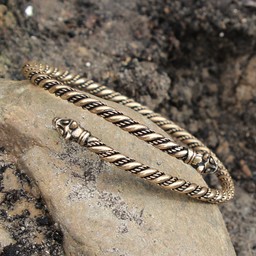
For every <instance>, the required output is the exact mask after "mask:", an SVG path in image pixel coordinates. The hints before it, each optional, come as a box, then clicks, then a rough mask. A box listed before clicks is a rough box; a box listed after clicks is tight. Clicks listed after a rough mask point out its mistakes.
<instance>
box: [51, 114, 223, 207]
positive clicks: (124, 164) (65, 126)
mask: <svg viewBox="0 0 256 256" xmlns="http://www.w3.org/2000/svg"><path fill="white" fill-rule="evenodd" d="M53 125H54V127H55V129H56V130H57V131H58V132H59V134H60V135H61V136H62V137H64V138H65V139H68V140H71V141H75V142H77V143H79V144H80V145H81V146H83V147H86V148H88V149H89V150H90V151H92V152H94V153H96V154H97V155H98V156H99V157H100V158H101V159H103V160H104V161H106V162H109V163H111V164H113V165H115V166H117V167H118V168H119V169H121V170H124V171H127V172H130V173H132V174H134V175H136V176H138V177H140V178H142V179H144V180H147V181H149V182H151V183H154V184H157V185H159V186H161V187H162V188H165V189H170V190H174V191H177V192H179V193H182V194H186V195H188V196H190V197H192V198H195V199H199V200H202V201H208V202H213V201H212V199H218V198H219V197H220V193H219V192H218V191H217V190H215V189H210V188H207V187H201V186H198V185H197V184H195V183H190V182H188V181H186V180H184V179H179V178H177V177H173V176H170V175H166V174H165V173H164V172H160V171H158V170H156V169H154V168H151V167H149V166H147V165H144V164H142V163H140V162H138V161H136V160H134V159H132V158H130V157H128V156H125V155H123V154H121V153H120V152H118V151H117V150H114V149H113V148H111V147H109V146H107V145H105V144H104V143H103V142H102V141H100V140H99V139H98V138H96V137H94V136H92V135H91V133H90V132H89V131H87V130H85V129H84V128H83V127H81V126H80V125H79V124H78V123H77V122H76V121H75V120H72V119H62V118H55V119H54V120H53ZM63 131H64V132H63Z"/></svg>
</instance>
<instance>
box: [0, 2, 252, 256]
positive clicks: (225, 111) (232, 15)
mask: <svg viewBox="0 0 256 256" xmlns="http://www.w3.org/2000/svg"><path fill="white" fill-rule="evenodd" d="M255 41H256V1H255V0H234V1H231V0H215V1H213V0H209V1H200V0H199V1H189V0H186V1H183V0H178V1H175V0H173V1H171V0H165V1H164V0H162V1H156V0H147V1H146V0H142V1H139V0H131V1H114V0H99V1H92V0H91V1H90V0H70V1H61V0H57V1H50V0H45V1H37V0H34V1H25V0H24V1H21V0H17V1H14V0H9V1H8V0H6V1H0V78H5V79H14V80H15V79H19V80H20V79H23V77H22V75H21V72H20V69H21V66H22V64H23V63H24V62H25V61H26V60H29V59H34V60H40V61H41V62H44V63H50V64H56V65H57V66H66V67H68V68H70V69H72V70H76V71H77V72H80V73H83V74H86V75H87V76H88V77H90V78H93V79H94V80H96V81H100V82H101V83H103V84H105V85H108V86H110V87H111V88H114V89H116V90H118V91H120V92H121V93H124V94H126V95H128V96H130V97H133V98H135V99H136V100H138V101H139V102H141V103H143V104H146V105H148V106H149V107H151V108H153V109H154V110H156V111H158V112H160V113H161V114H163V115H165V116H167V117H169V118H170V119H172V120H174V121H176V122H177V123H178V124H179V125H181V126H183V127H186V128H187V129H188V130H189V131H191V132H192V133H193V134H194V135H196V136H197V137H199V138H200V139H202V140H203V141H204V142H205V143H206V144H207V145H209V147H210V148H211V149H213V150H214V151H215V152H217V154H218V155H219V157H220V159H221V160H222V161H223V162H224V164H225V165H226V166H227V167H228V168H229V170H230V172H231V175H232V177H233V179H234V181H235V185H236V196H235V199H234V200H233V201H232V202H230V203H227V204H223V205H221V206H220V209H221V211H222V213H223V216H224V219H225V222H226V225H227V228H228V230H229V233H230V236H231V239H232V241H233V244H234V246H235V249H236V252H237V255H239V256H251V255H256V240H255V234H256V198H255V194H256V193H255V191H256V185H255V181H256V161H255V157H256V153H255V147H256V128H255V124H256V73H255V69H256V51H255V46H256V44H255ZM0 141H1V140H0ZM0 146H1V145H0ZM0 161H1V162H0V163H1V166H2V167H1V169H0V196H1V197H0V222H1V223H3V225H4V226H5V227H6V228H7V229H8V230H9V231H10V232H11V234H12V237H13V239H14V240H15V241H16V242H17V243H16V244H14V245H12V246H9V247H8V248H7V247H6V248H5V250H4V253H3V254H2V255H14V252H15V251H19V253H18V255H32V254H31V251H32V252H33V255H47V252H48V253H50V255H62V254H63V252H62V247H61V243H62V235H61V231H60V230H59V228H58V226H57V224H55V223H54V222H53V221H52V220H51V217H50V216H49V214H48V212H47V209H46V207H45V206H44V204H43V201H42V199H41V198H40V193H39V192H38V191H34V190H36V189H35V188H34V187H35V186H34V185H33V181H30V179H29V178H28V177H27V176H26V175H25V174H24V173H23V172H22V170H18V169H17V167H15V165H14V164H13V163H15V159H12V157H11V152H5V151H4V149H3V148H1V159H0ZM6 177H9V178H10V177H12V178H10V179H11V183H10V182H9V183H8V182H6V180H9V178H6ZM209 182H210V183H211V184H212V185H214V182H215V181H214V180H210V181H209ZM10 184H14V185H10ZM21 202H22V203H21ZM19 204H21V205H23V206H22V207H19V206H18V205H19ZM26 204H27V205H26ZM24 205H26V207H24ZM39 206H40V207H39ZM16 208H18V209H19V211H17V212H15V211H14V212H12V211H13V209H16ZM27 209H29V210H28V211H26V210H27ZM24 226H25V227H26V230H25V231H24V230H22V227H24ZM29 252H30V253H29Z"/></svg>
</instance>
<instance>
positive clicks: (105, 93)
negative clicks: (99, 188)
mask: <svg viewBox="0 0 256 256" xmlns="http://www.w3.org/2000/svg"><path fill="white" fill-rule="evenodd" d="M23 74H24V75H25V77H26V78H27V79H29V80H30V81H31V82H32V83H33V84H35V85H37V86H39V87H42V88H44V89H46V90H48V91H49V92H50V93H53V94H55V95H56V96H58V97H61V98H62V99H64V100H67V101H68V102H71V103H73V104H75V105H76V106H79V107H82V108H83V109H87V110H89V111H90V112H92V113H94V114H97V115H98V116H100V117H103V118H104V119H105V120H107V121H109V122H111V123H113V124H115V125H116V126H118V127H119V128H121V129H122V130H124V131H127V132H129V133H131V134H133V135H134V136H136V137H137V138H139V139H141V140H143V141H145V142H147V143H149V144H151V145H152V146H154V147H156V148H158V149H160V150H162V151H163V152H166V153H167V154H169V155H171V156H173V157H176V158H177V159H179V160H182V161H183V162H185V163H186V164H190V165H191V166H193V167H194V168H195V169H196V170H197V171H198V172H200V173H202V174H203V173H215V174H216V175H217V177H218V179H219V181H220V183H221V185H222V190H211V189H210V190H208V189H209V188H208V189H206V188H204V187H203V188H200V189H199V188H198V187H199V186H196V187H195V185H194V188H195V189H194V190H193V191H191V192H190V193H192V194H195V196H194V197H196V195H197V196H198V198H199V199H202V198H204V200H206V197H207V198H208V200H206V201H208V202H212V203H220V202H224V201H227V200H230V199H231V198H233V196H234V185H233V181H232V179H231V177H230V175H229V173H228V171H227V169H226V168H225V167H224V166H223V164H222V163H221V162H220V161H219V159H218V158H217V157H216V156H215V155H214V154H213V153H212V152H211V151H210V150H209V149H208V148H207V147H206V146H204V144H203V143H202V142H200V141H199V140H198V139H196V138H195V137H194V136H192V135H191V134H190V133H188V132H187V131H185V130H184V129H182V128H180V127H179V126H178V125H176V124H175V123H173V122H172V121H170V120H167V119H166V118H164V117H162V116H161V115H160V114H157V113H155V112H153V111H152V110H150V109H148V108H147V107H145V106H142V105H141V104H140V103H137V102H135V101H134V100H132V99H129V98H127V97H126V96H124V95H121V94H120V93H118V92H115V91H113V90H111V89H109V88H107V87H106V86H103V85H100V84H98V83H95V82H93V81H92V80H87V79H86V78H83V77H80V76H79V75H74V74H72V73H69V72H68V71H65V70H60V69H58V68H56V67H51V66H48V65H43V64H36V63H27V64H26V65H24V67H23ZM75 88H78V89H79V91H78V90H76V89H75ZM80 90H83V91H86V92H88V93H90V94H92V95H95V96H97V97H101V98H104V99H107V100H110V101H113V102H116V103H119V104H122V105H125V106H127V107H129V108H131V109H133V110H135V111H137V112H138V113H140V114H141V115H143V116H146V117H147V118H149V119H150V120H151V121H153V122H154V123H156V124H157V125H158V126H159V127H160V128H162V129H163V130H164V131H166V132H167V133H169V134H170V135H171V136H172V138H174V139H175V140H176V141H179V142H182V143H183V144H185V145H187V147H183V146H180V145H179V144H177V143H176V142H175V141H174V140H173V139H171V138H166V137H164V136H163V135H161V134H158V133H155V132H154V131H153V130H151V129H149V128H148V127H147V126H145V125H142V124H139V123H138V122H136V121H135V120H133V119H131V118H130V117H128V116H125V115H124V114H123V113H121V112H119V111H117V110H116V109H114V108H112V107H109V106H107V105H106V104H105V103H103V102H101V101H99V100H96V99H94V98H91V97H90V96H89V95H87V94H85V93H84V92H82V91H80ZM182 185H183V184H182Z"/></svg>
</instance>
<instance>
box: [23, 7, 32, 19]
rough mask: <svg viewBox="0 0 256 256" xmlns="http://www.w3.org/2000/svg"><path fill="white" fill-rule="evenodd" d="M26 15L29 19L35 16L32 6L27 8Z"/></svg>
mask: <svg viewBox="0 0 256 256" xmlns="http://www.w3.org/2000/svg"><path fill="white" fill-rule="evenodd" d="M25 15H26V16H27V17H31V16H33V6H32V5H29V6H27V8H26V9H25Z"/></svg>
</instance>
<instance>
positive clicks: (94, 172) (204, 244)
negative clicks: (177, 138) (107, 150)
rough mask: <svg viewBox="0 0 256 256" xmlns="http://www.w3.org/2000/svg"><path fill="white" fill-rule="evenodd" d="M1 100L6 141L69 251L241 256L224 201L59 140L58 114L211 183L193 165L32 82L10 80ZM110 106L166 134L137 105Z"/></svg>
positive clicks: (164, 167)
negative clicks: (154, 180)
mask: <svg viewBox="0 0 256 256" xmlns="http://www.w3.org/2000/svg"><path fill="white" fill-rule="evenodd" d="M0 98H1V101H0V115H1V120H0V128H1V129H0V144H1V145H5V146H6V147H7V148H8V149H9V151H11V152H12V153H13V155H14V156H15V157H16V158H17V162H18V163H19V165H20V166H21V167H22V168H23V169H24V170H25V171H26V172H27V173H28V175H30V176H31V177H32V178H33V179H34V180H35V181H36V183H37V185H38V187H39V189H40V191H41V193H42V196H43V198H44V199H45V201H46V204H47V206H48V208H49V210H50V213H51V215H52V216H53V218H54V220H55V221H57V222H58V223H59V224H60V226H61V228H62V230H63V233H64V247H65V251H66V254H67V255H90V256H91V255H126V256H132V255H147V256H151V255H152V256H153V255H154V256H155V255H166V256H167V255H168V256H169V255H197V256H200V255H202V256H205V255H208V256H210V255H214V256H215V255H229V256H232V255H235V252H234V249H233V246H232V244H231V242H230V238H229V235H228V233H227V230H226V228H225V224H224V222H223V219H222V216H221V214H220V212H219V209H218V206H216V205H211V204H207V203H201V202H198V201H196V200H193V199H190V198H188V197H186V196H184V195H179V194H178V193H175V192H172V191H167V190H163V189H161V188H159V187H157V186H154V185H151V184H149V183H147V182H145V181H143V180H141V179H139V178H137V177H135V176H132V175H131V174H129V173H126V172H124V171H121V170H119V169H117V168H116V167H113V166H111V165H110V164H106V163H104V162H102V161H101V160H100V159H99V158H98V157H97V156H96V155H95V154H93V153H90V152H88V150H86V149H83V148H80V147H79V146H78V145H76V144H73V143H71V142H67V141H64V140H63V139H61V138H59V136H58V134H57V133H56V132H55V131H53V129H52V125H51V120H52V119H53V117H55V116H60V117H71V118H74V119H76V120H78V121H79V122H81V123H82V124H83V126H84V127H86V128H87V129H88V130H90V131H91V132H92V134H93V135H94V136H96V137H99V138H100V139H102V140H103V141H104V142H105V143H106V144H107V145H110V146H112V147H114V148H115V149H117V150H119V151H121V152H122V153H124V154H127V155H129V156H130V157H132V158H135V159H137V160H138V161H141V162H142V163H146V164H148V165H149V166H152V167H155V168H157V169H159V170H160V171H164V172H166V173H170V174H172V175H175V176H176V175H177V176H179V177H183V178H185V179H187V180H190V181H191V182H196V183H198V184H201V185H203V184H205V183H204V181H203V179H202V177H201V176H200V175H199V174H198V173H197V172H196V171H195V170H194V169H192V168H191V167H190V166H187V165H185V164H184V163H182V162H181V161H178V160H176V159H174V158H172V157H169V156H168V155H167V154H165V153H163V152H160V151H159V150H157V149H156V148H153V147H152V146H150V145H147V144H146V143H145V142H143V141H139V140H138V139H136V138H135V137H134V136H132V135H129V134H127V133H126V132H124V131H121V130H120V129H119V128H117V127H115V126H114V125H112V124H110V123H107V122H106V121H105V120H103V119H102V118H99V117H97V116H95V115H93V114H91V113H89V112H88V111H85V110H82V109H80V108H78V107H75V106H73V105H72V104H69V103H67V102H66V101H63V100H61V99H58V98H55V97H54V96H53V95H50V94H49V93H48V92H45V91H43V90H42V89H40V88H36V87H35V86H33V85H30V84H29V83H28V82H13V81H4V80H2V81H1V87H0ZM108 104H109V105H111V106H114V107H116V108H118V109H119V110H120V111H122V112H124V113H125V114H127V115H128V116H131V117H133V118H134V119H136V120H138V121H140V122H142V123H144V124H146V125H148V126H149V127H150V128H152V129H154V130H155V131H158V132H160V133H162V134H164V132H163V131H162V130H160V129H159V128H158V127H157V126H156V125H155V124H153V123H151V122H150V121H149V120H147V119H145V118H143V117H142V116H140V115H139V114H137V113H134V112H133V111H132V110H130V109H127V108H125V107H123V106H119V105H116V104H114V103H109V102H108ZM166 136H167V135H166Z"/></svg>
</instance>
